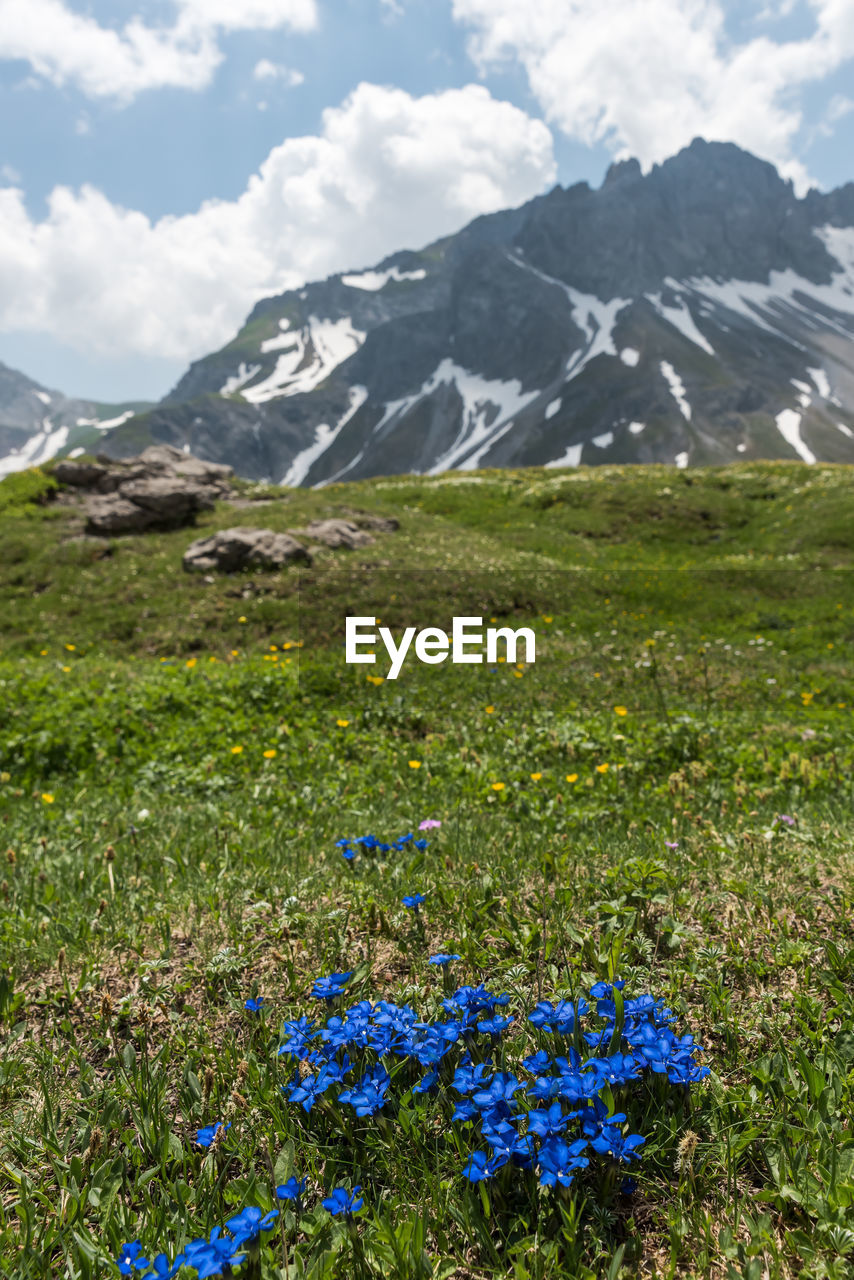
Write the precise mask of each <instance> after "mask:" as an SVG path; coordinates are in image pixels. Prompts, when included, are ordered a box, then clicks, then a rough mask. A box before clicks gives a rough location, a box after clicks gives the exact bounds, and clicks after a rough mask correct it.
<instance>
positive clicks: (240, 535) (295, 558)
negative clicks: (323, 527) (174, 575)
mask: <svg viewBox="0 0 854 1280" xmlns="http://www.w3.org/2000/svg"><path fill="white" fill-rule="evenodd" d="M182 563H183V565H184V568H185V569H186V570H187V572H188V573H194V572H195V573H209V572H210V571H211V570H212V569H215V570H218V571H219V572H220V573H239V572H240V570H242V569H282V568H284V567H285V565H288V564H296V563H302V564H311V556H310V555H309V553H308V551H307V550H306V548H305V547H304V546H303V545H302V543H300V542H297V540H296V538H292V537H291V536H290V534H287V533H274V532H273V530H272V529H245V528H236V529H221V530H220V531H219V532H218V533H214V534H212V535H211V537H209V538H197V539H196V541H195V542H192V543H191V544H190V546H189V547H188V548H187V550H186V551H185V552H184V559H183V562H182Z"/></svg>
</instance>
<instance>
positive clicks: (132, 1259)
mask: <svg viewBox="0 0 854 1280" xmlns="http://www.w3.org/2000/svg"><path fill="white" fill-rule="evenodd" d="M141 1253H142V1245H141V1244H140V1243H139V1241H138V1240H131V1241H130V1242H129V1243H128V1244H123V1245H122V1247H121V1251H120V1252H119V1256H118V1257H117V1258H116V1263H117V1265H118V1268H119V1271H120V1272H121V1274H122V1275H123V1276H129V1275H132V1274H133V1272H134V1271H141V1270H142V1268H143V1267H147V1266H148V1258H143V1257H141V1256H140V1255H141Z"/></svg>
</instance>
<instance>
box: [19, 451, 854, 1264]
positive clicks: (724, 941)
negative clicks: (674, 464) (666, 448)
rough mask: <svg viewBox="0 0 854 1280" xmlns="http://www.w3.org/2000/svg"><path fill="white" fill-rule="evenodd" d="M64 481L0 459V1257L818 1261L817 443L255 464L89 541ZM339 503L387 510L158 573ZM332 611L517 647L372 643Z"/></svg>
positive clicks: (825, 685)
mask: <svg viewBox="0 0 854 1280" xmlns="http://www.w3.org/2000/svg"><path fill="white" fill-rule="evenodd" d="M52 485H53V481H52V480H51V477H50V475H49V474H45V473H37V472H30V473H23V474H21V475H16V476H12V477H10V478H9V479H8V480H6V481H4V482H2V483H0V544H2V548H3V554H2V557H0V617H2V623H0V691H2V700H0V822H2V828H0V830H1V831H2V835H0V854H3V852H4V850H5V854H4V862H3V865H2V868H0V880H1V881H2V884H0V1036H2V1056H0V1259H2V1261H0V1275H3V1276H7V1277H19V1276H20V1277H30V1276H32V1277H41V1276H45V1277H47V1276H51V1277H54V1276H63V1277H75V1278H76V1277H85V1278H87V1280H88V1278H90V1277H99V1276H111V1275H117V1274H119V1270H118V1267H117V1264H116V1263H115V1262H114V1261H113V1259H117V1258H120V1257H122V1256H124V1257H126V1258H127V1259H128V1260H127V1261H126V1262H124V1263H123V1264H122V1265H123V1266H124V1267H125V1270H126V1272H128V1273H129V1272H132V1273H133V1274H135V1275H144V1274H146V1273H147V1272H148V1271H150V1269H151V1267H153V1266H154V1264H155V1258H156V1257H157V1255H159V1254H162V1255H163V1257H162V1258H161V1259H158V1261H157V1267H159V1271H157V1272H155V1274H163V1275H165V1274H168V1273H169V1272H170V1271H171V1270H172V1269H173V1262H174V1261H175V1260H176V1259H178V1258H179V1256H180V1255H181V1254H182V1253H183V1256H184V1257H185V1258H186V1259H187V1265H186V1266H185V1268H184V1269H183V1270H181V1271H180V1272H177V1273H176V1274H179V1275H180V1276H181V1277H184V1276H186V1277H189V1276H192V1275H194V1274H198V1275H214V1274H221V1273H222V1274H228V1271H227V1267H228V1265H229V1259H231V1260H233V1263H234V1267H235V1270H236V1274H238V1275H244V1276H252V1275H255V1276H264V1277H279V1278H280V1280H293V1277H297V1276H311V1277H315V1278H316V1280H320V1278H321V1277H341V1278H342V1280H343V1277H368V1276H377V1277H379V1276H384V1277H389V1278H391V1277H395V1278H397V1277H400V1280H403V1277H422V1278H424V1280H426V1278H427V1277H436V1278H437V1280H438V1278H439V1277H442V1278H444V1280H448V1278H450V1277H459V1278H460V1280H462V1278H469V1277H472V1278H473V1277H478V1278H480V1277H497V1276H504V1275H509V1276H512V1277H514V1278H515V1280H527V1278H528V1277H531V1278H533V1277H536V1278H537V1280H545V1278H546V1277H573V1276H578V1277H588V1276H590V1277H592V1276H600V1275H601V1276H608V1277H609V1278H610V1280H617V1277H619V1276H623V1277H629V1276H636V1275H637V1276H640V1275H643V1276H650V1277H651V1276H660V1277H665V1276H677V1275H679V1276H681V1275H685V1276H689V1275H690V1276H704V1277H724V1278H725V1280H734V1278H736V1277H744V1278H745V1280H764V1278H765V1277H769V1278H775V1277H787V1276H795V1275H804V1276H808V1277H840V1278H842V1277H846V1276H850V1275H851V1274H852V1271H854V1229H852V1226H853V1225H854V1133H852V1124H851V1114H852V1092H854V916H852V850H854V783H852V768H854V723H852V715H851V708H852V703H854V693H852V687H851V644H852V639H854V613H852V608H854V579H853V578H852V572H851V567H852V558H854V490H852V473H851V469H850V468H844V467H829V466H821V467H818V466H817V467H806V466H800V465H793V464H767V465H761V466H760V465H751V466H742V467H730V468H722V469H717V470H708V471H697V472H693V471H684V472H677V471H675V470H673V469H669V468H663V467H651V468H645V469H640V468H637V469H632V468H625V469H623V468H620V469H614V468H601V469H591V470H587V469H584V468H582V469H578V470H576V471H573V472H555V471H537V470H534V471H528V472H508V473H504V472H491V473H490V472H484V473H479V474H477V475H472V476H459V475H456V476H447V477H437V478H432V479H427V478H425V479H421V478H416V479H413V478H407V477H400V478H393V479H388V480H378V481H374V482H365V483H362V484H358V485H352V486H345V485H339V486H334V487H331V488H329V489H326V490H323V491H320V492H313V491H312V492H303V491H293V492H287V493H285V494H284V495H281V494H280V493H279V491H265V490H262V489H259V488H258V487H253V486H243V498H244V501H245V502H249V501H250V500H252V506H251V507H250V506H243V507H238V508H235V507H233V506H229V505H228V504H225V503H221V504H219V506H218V507H217V510H216V511H215V512H212V513H210V514H209V515H206V516H205V517H204V518H203V519H202V520H201V521H200V526H199V529H198V530H197V531H191V530H183V531H179V532H174V533H168V534H148V535H145V536H140V537H136V538H120V539H116V540H114V541H96V540H89V539H81V538H80V532H81V527H82V522H81V521H80V518H79V516H78V515H77V513H76V512H75V511H74V510H73V509H72V508H70V507H68V506H66V505H63V504H62V503H61V502H52V501H50V500H49V499H50V491H51V488H52ZM256 501H257V502H258V503H259V505H258V506H257V507H256V506H255V502H256ZM261 503H263V505H260V504H261ZM348 511H350V512H352V511H365V512H369V513H373V514H382V515H394V516H396V517H397V518H398V519H399V520H400V522H401V528H400V530H399V531H398V532H397V533H393V534H388V535H382V536H380V537H378V538H377V541H376V542H375V544H374V545H373V546H371V547H369V548H365V549H364V550H362V551H358V552H352V553H350V552H344V551H334V552H333V551H328V550H327V551H320V552H318V553H317V555H316V556H315V561H314V564H313V565H312V567H311V568H310V569H308V570H301V571H298V570H290V571H287V572H285V573H282V574H278V575H277V574H263V573H261V574H252V575H248V576H241V577H235V578H212V579H211V580H207V579H205V578H203V577H199V576H195V575H187V574H184V573H182V571H181V567H180V565H181V555H182V552H183V550H184V549H185V548H186V546H187V545H188V543H189V542H190V541H191V540H192V538H193V537H195V536H199V535H200V534H202V533H205V532H209V531H212V530H213V529H216V528H225V527H228V526H229V525H234V524H252V525H255V526H264V527H269V528H273V529H286V528H294V527H304V526H305V524H306V523H307V522H308V521H309V520H310V519H312V518H316V517H319V516H323V515H334V514H343V513H346V512H348ZM347 613H359V614H363V613H364V614H369V615H374V616H378V617H380V618H381V620H382V623H383V624H388V625H389V626H391V627H392V628H393V629H398V628H402V627H403V626H404V625H418V626H426V625H437V626H442V627H449V626H450V621H451V617H452V616H453V615H454V614H474V615H478V616H482V617H483V618H484V620H485V621H486V620H488V619H493V618H494V619H495V620H496V622H497V624H499V625H508V624H510V623H512V625H513V626H514V627H516V626H522V625H527V626H530V627H532V628H533V629H534V630H535V632H536V635H537V660H536V662H535V663H534V664H524V663H519V664H516V663H509V662H506V661H498V662H496V663H494V664H492V665H487V664H482V665H480V666H472V667H457V666H450V665H449V664H445V665H443V666H436V667H426V666H422V665H419V664H415V663H413V662H408V663H407V664H406V666H405V667H404V669H403V672H402V674H401V676H400V678H399V679H397V680H395V681H392V680H388V679H384V678H383V677H384V675H385V674H386V665H385V663H384V662H383V661H382V660H378V663H377V665H375V666H373V667H370V666H363V667H359V666H348V665H346V664H345V663H344V660H343V624H344V617H345V615H346V614H347ZM427 820H430V821H431V823H433V824H441V825H430V826H426V827H424V829H423V830H422V829H420V828H421V827H422V824H424V823H425V822H426V821H427ZM368 835H372V836H375V837H376V840H375V842H371V841H367V842H361V843H359V842H358V838H359V837H364V836H368ZM342 841H344V842H346V843H344V844H342V843H341V842H342ZM372 844H373V847H372ZM350 854H354V855H355V856H352V857H351V856H349V855H350ZM417 895H423V900H422V901H421V902H418V900H417ZM407 898H408V899H409V902H410V905H406V904H405V903H404V899H407ZM448 954H452V955H454V956H457V957H459V958H458V959H455V960H453V961H450V962H448V963H447V964H436V963H431V962H430V957H431V956H433V957H435V956H436V955H448ZM338 973H346V974H349V975H350V976H349V978H348V979H346V981H345V980H343V979H342V982H341V986H342V992H343V993H342V994H336V991H335V985H334V984H333V985H332V988H331V989H329V990H328V991H327V994H328V996H329V999H328V1000H327V999H322V998H318V997H317V995H314V996H313V995H312V991H313V989H316V988H315V984H316V983H317V981H318V980H319V979H323V978H328V977H329V976H330V975H333V974H338ZM620 981H621V982H624V983H625V986H624V987H623V988H620V987H619V986H612V984H615V983H618V982H620ZM481 983H483V984H485V987H486V989H487V992H488V993H491V996H490V995H489V994H487V993H484V992H479V993H478V992H477V991H476V989H477V988H478V985H479V984H481ZM596 984H606V986H604V987H600V986H597V985H596ZM458 988H462V992H461V994H458V995H457V996H456V997H454V992H455V991H456V990H457V989H458ZM646 995H651V996H652V997H653V999H654V1000H655V1001H660V1003H659V1004H658V1005H656V1006H654V1007H653V1008H652V1011H651V1012H650V1009H649V1008H648V1007H647V1006H646V1005H645V1004H644V1003H643V1002H642V1000H641V998H642V997H644V996H646ZM505 996H506V997H507V999H506V1000H504V997H505ZM260 997H263V1002H262V1003H261V1005H260V1007H258V1008H257V1009H255V1008H251V1007H250V1008H247V1007H246V1002H247V1000H249V1001H257V1000H258V999H259V998H260ZM443 999H445V1000H448V1001H449V1003H448V1004H447V1005H446V1006H444V1007H443V1004H442V1001H443ZM585 1000H586V1002H587V1004H588V1006H589V1007H588V1008H587V1011H586V1012H585V1006H584V1001H585ZM545 1001H548V1002H550V1004H551V1011H549V1009H548V1008H546V1009H542V1008H541V1011H540V1013H539V1014H537V1013H536V1012H535V1017H534V1021H533V1022H532V1021H531V1020H530V1018H529V1015H530V1014H531V1013H532V1011H535V1010H536V1008H537V1006H538V1005H540V1006H542V1002H545ZM561 1001H563V1002H565V1003H563V1004H560V1003H559V1002H561ZM639 1001H640V1003H638V1002H639ZM362 1002H368V1003H362ZM382 1002H385V1003H382ZM347 1009H350V1010H351V1013H350V1015H349V1020H348V1021H347V1023H346V1024H345V1025H344V1027H343V1028H342V1027H341V1026H340V1023H339V1022H337V1021H335V1020H336V1019H340V1018H341V1017H342V1015H343V1014H344V1012H345V1010H347ZM408 1010H409V1011H411V1013H410V1012H407V1011H408ZM664 1010H667V1011H670V1012H669V1014H668V1013H665V1012H664ZM671 1015H672V1018H671ZM304 1016H307V1017H309V1018H310V1019H312V1020H313V1023H314V1025H313V1026H312V1027H311V1028H309V1030H308V1033H307V1035H308V1038H306V1036H305V1035H303V1031H304V1030H305V1025H306V1024H299V1023H298V1022H297V1020H298V1019H300V1018H302V1017H304ZM416 1017H417V1020H418V1023H417V1025H413V1023H414V1020H415V1018H416ZM507 1018H511V1019H512V1021H510V1022H509V1023H506V1024H505V1020H506V1019H507ZM329 1019H332V1021H331V1022H329V1021H328V1020H329ZM478 1023H480V1024H481V1025H480V1027H478ZM321 1028H325V1034H326V1038H325V1039H322V1038H321V1037H320V1034H319V1033H320V1030H321ZM685 1035H693V1036H694V1038H695V1041H696V1043H697V1044H699V1045H701V1046H703V1052H697V1051H695V1050H694V1048H693V1046H692V1045H691V1044H690V1042H684V1043H682V1044H680V1043H679V1042H678V1039H677V1038H679V1037H683V1036H685ZM312 1036H313V1038H311V1037H312ZM674 1037H675V1038H674ZM282 1050H284V1052H281V1051H282ZM311 1054H314V1055H316V1056H315V1057H313V1058H312V1057H310V1056H309V1055H311ZM345 1055H346V1056H347V1057H349V1059H350V1063H349V1067H348V1064H347V1063H346V1062H345V1061H344V1056H345ZM535 1055H539V1056H535ZM705 1068H708V1071H706V1070H705ZM324 1073H325V1074H324ZM434 1076H435V1078H434ZM339 1077H341V1078H339ZM342 1095H343V1096H342ZM487 1095H488V1096H487ZM306 1103H307V1104H308V1105H306ZM623 1116H625V1119H622V1117H623ZM218 1124H219V1125H221V1127H220V1128H219V1129H217V1130H216V1131H215V1132H213V1133H212V1132H211V1130H212V1128H213V1127H214V1126H216V1125H218ZM225 1126H229V1127H227V1128H226V1127H225ZM632 1135H638V1136H639V1137H641V1138H643V1142H642V1143H639V1142H637V1141H634V1142H633V1141H632V1140H631V1137H632ZM200 1138H201V1141H200V1140H199V1139H200ZM206 1141H207V1145H206ZM564 1144H565V1145H564ZM585 1162H586V1163H585ZM530 1164H533V1168H530V1167H526V1166H527V1165H530ZM481 1175H483V1176H481ZM291 1179H296V1180H298V1182H299V1183H302V1180H303V1179H304V1180H305V1184H304V1186H303V1187H302V1189H301V1190H300V1192H299V1196H298V1198H297V1199H293V1198H290V1199H289V1198H287V1196H286V1195H285V1198H278V1197H277V1194H276V1188H277V1187H280V1188H282V1189H283V1195H284V1194H285V1189H287V1190H288V1191H290V1192H295V1190H296V1184H295V1183H293V1182H290V1180H291ZM550 1183H552V1184H554V1185H550ZM357 1187H359V1188H361V1190H360V1191H359V1193H358V1196H355V1197H354V1198H353V1199H351V1200H350V1201H349V1202H348V1203H349V1204H350V1207H351V1208H352V1209H353V1212H351V1213H348V1212H346V1211H345V1212H336V1213H333V1212H330V1209H329V1208H327V1207H324V1205H323V1201H324V1199H328V1198H329V1197H330V1195H331V1193H332V1192H333V1191H334V1190H335V1189H336V1188H337V1189H342V1188H343V1189H344V1190H343V1192H342V1193H341V1195H340V1197H339V1199H340V1200H341V1201H342V1203H343V1202H344V1201H347V1197H349V1196H350V1195H351V1193H353V1192H354V1190H355V1188H357ZM344 1192H346V1195H345V1194H344ZM360 1200H361V1201H362V1202H363V1203H362V1204H361V1205H359V1204H358V1202H359V1201H360ZM330 1205H331V1207H332V1208H333V1209H335V1208H337V1207H338V1206H337V1205H336V1204H335V1203H334V1202H333V1201H330ZM247 1208H257V1209H258V1210H259V1211H260V1212H259V1213H258V1214H256V1215H252V1214H248V1213H246V1212H244V1211H245V1210H247ZM276 1209H277V1210H279V1216H278V1217H277V1218H275V1219H272V1220H270V1221H267V1220H266V1218H262V1214H263V1215H266V1214H267V1213H268V1212H269V1211H272V1210H276ZM259 1218H261V1219H262V1221H263V1223H264V1225H263V1227H262V1226H261V1225H260V1223H259V1221H258V1219H259ZM228 1222H230V1223H231V1226H230V1227H229V1228H228V1230H225V1231H222V1232H221V1233H220V1234H219V1235H218V1236H217V1235H216V1229H217V1228H221V1227H223V1224H225V1223H228ZM212 1233H214V1235H213V1237H212ZM212 1238H213V1242H214V1243H213V1246H212V1245H211V1239H212ZM137 1241H138V1242H139V1243H140V1252H139V1254H136V1255H135V1251H134V1250H133V1249H131V1250H130V1252H129V1253H128V1252H127V1251H125V1254H124V1255H123V1254H122V1252H121V1251H122V1246H123V1245H125V1244H126V1243H128V1242H137ZM192 1241H197V1242H199V1241H201V1242H205V1247H204V1248H203V1247H202V1245H201V1244H200V1245H199V1246H198V1249H197V1251H196V1252H195V1253H194V1252H193V1249H192V1248H188V1246H189V1245H190V1242H192ZM217 1241H219V1242H220V1243H219V1246H217ZM241 1242H242V1243H241ZM142 1257H144V1258H146V1259H148V1260H149V1264H150V1266H140V1265H138V1264H139V1262H140V1259H141V1258H142ZM238 1257H241V1258H242V1260H241V1261H239V1262H238V1261H237V1260H236V1259H237V1258H238ZM191 1262H194V1263H195V1270H194V1269H193V1267H191V1266H190V1265H189V1263H191Z"/></svg>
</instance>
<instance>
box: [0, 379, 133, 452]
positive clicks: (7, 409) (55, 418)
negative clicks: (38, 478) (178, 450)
mask: <svg viewBox="0 0 854 1280" xmlns="http://www.w3.org/2000/svg"><path fill="white" fill-rule="evenodd" d="M146 407H147V406H146V405H144V404H141V403H139V402H134V403H128V404H123V405H106V404H100V403H97V402H95V401H93V400H76V399H71V398H69V397H68V396H64V395H63V394H62V393H61V392H59V391H49V390H47V388H45V387H43V386H42V385H41V383H38V382H35V381H34V380H33V379H32V378H28V377H27V375H26V374H25V373H19V372H18V371H17V370H16V369H10V368H9V367H8V365H5V364H2V363H0V477H2V476H6V475H10V474H11V473H12V472H13V471H23V470H24V468H25V467H33V466H37V465H38V464H39V463H41V462H47V461H48V459H49V458H55V457H57V455H65V454H68V453H72V452H75V451H79V452H80V453H82V452H83V451H84V450H85V449H90V448H100V442H101V437H102V435H103V433H104V432H109V431H111V430H112V429H113V428H115V427H117V426H121V425H122V424H123V423H124V422H126V421H127V420H128V419H129V418H132V417H133V416H134V414H135V413H136V412H138V411H139V410H140V409H145V408H146Z"/></svg>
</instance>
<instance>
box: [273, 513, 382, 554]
mask: <svg viewBox="0 0 854 1280" xmlns="http://www.w3.org/2000/svg"><path fill="white" fill-rule="evenodd" d="M290 532H291V533H294V534H298V535H300V536H302V537H304V538H309V539H310V540H311V541H313V542H322V543H323V544H324V546H326V547H334V548H338V547H345V548H346V549H347V550H348V551H354V550H355V549H356V547H369V546H371V545H372V543H373V541H374V539H373V538H372V537H371V535H370V534H369V533H365V531H364V530H363V529H360V528H359V526H358V525H355V524H353V522H352V521H351V520H312V522H311V524H310V525H309V526H308V528H307V529H291V530H290Z"/></svg>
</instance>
